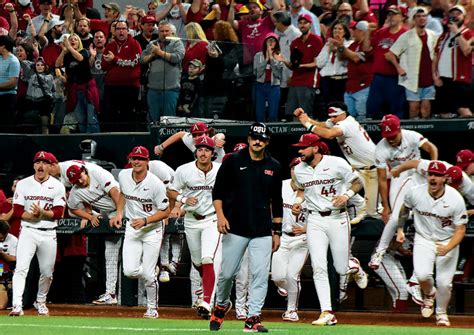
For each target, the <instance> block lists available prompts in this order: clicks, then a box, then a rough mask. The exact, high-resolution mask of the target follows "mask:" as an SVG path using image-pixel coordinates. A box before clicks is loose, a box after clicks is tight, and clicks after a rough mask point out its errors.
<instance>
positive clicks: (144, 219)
mask: <svg viewBox="0 0 474 335" xmlns="http://www.w3.org/2000/svg"><path fill="white" fill-rule="evenodd" d="M143 221H145V224H144V225H143V227H145V226H146V225H147V224H148V220H147V218H146V217H144V218H143Z"/></svg>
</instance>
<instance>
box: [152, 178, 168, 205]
mask: <svg viewBox="0 0 474 335" xmlns="http://www.w3.org/2000/svg"><path fill="white" fill-rule="evenodd" d="M154 195H155V196H154V197H153V201H154V202H155V206H156V208H158V210H159V211H164V210H166V208H168V205H169V202H168V197H167V196H166V187H165V185H164V184H163V183H162V182H159V183H156V185H155V192H154Z"/></svg>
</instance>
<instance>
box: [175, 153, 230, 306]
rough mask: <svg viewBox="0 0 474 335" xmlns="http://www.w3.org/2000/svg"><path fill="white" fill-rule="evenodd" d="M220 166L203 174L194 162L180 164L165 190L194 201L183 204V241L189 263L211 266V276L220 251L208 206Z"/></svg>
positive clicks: (213, 214)
mask: <svg viewBox="0 0 474 335" xmlns="http://www.w3.org/2000/svg"><path fill="white" fill-rule="evenodd" d="M220 166H221V164H220V163H216V162H213V163H212V167H211V170H209V171H208V172H207V173H204V172H203V171H201V170H200V169H198V167H197V166H196V162H195V161H192V162H189V163H186V164H183V165H181V166H180V167H178V168H177V169H176V174H175V176H174V180H173V183H172V184H171V185H170V187H169V189H170V190H174V191H177V192H180V193H181V194H182V195H183V196H184V197H195V198H197V200H198V202H197V204H196V205H194V206H190V205H187V204H184V205H183V209H184V210H185V211H186V214H185V216H184V232H185V234H186V241H187V244H188V248H189V252H190V254H191V261H192V262H193V264H194V265H195V266H197V267H201V266H202V265H204V264H210V263H213V264H214V265H213V266H214V273H219V271H220V263H221V249H222V244H221V243H220V241H221V234H220V233H219V231H218V230H217V216H216V212H215V209H214V206H213V204H212V190H213V188H214V183H215V181H216V175H217V171H218V170H219V168H220ZM203 285H204V286H205V285H206V284H205V283H203ZM205 291H206V290H205ZM206 292H207V291H206ZM206 292H204V293H205V294H204V300H205V301H206V300H209V297H208V296H207V295H206ZM212 295H213V294H212ZM212 295H211V296H212ZM206 302H208V303H209V301H206Z"/></svg>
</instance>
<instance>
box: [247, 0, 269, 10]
mask: <svg viewBox="0 0 474 335" xmlns="http://www.w3.org/2000/svg"><path fill="white" fill-rule="evenodd" d="M251 3H255V4H257V5H258V7H260V9H261V10H265V6H264V5H262V3H261V2H260V1H259V0H249V2H248V3H247V5H246V7H247V6H248V5H249V4H251Z"/></svg>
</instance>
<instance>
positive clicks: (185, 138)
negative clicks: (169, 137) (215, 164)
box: [182, 132, 196, 152]
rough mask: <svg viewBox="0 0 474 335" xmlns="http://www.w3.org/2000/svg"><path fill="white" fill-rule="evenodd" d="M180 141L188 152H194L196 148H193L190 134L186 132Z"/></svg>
mask: <svg viewBox="0 0 474 335" xmlns="http://www.w3.org/2000/svg"><path fill="white" fill-rule="evenodd" d="M182 141H183V143H184V145H185V146H187V147H188V149H189V150H191V151H193V152H194V150H195V149H196V147H195V146H194V141H193V135H191V133H188V132H186V134H184V136H183V138H182Z"/></svg>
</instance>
